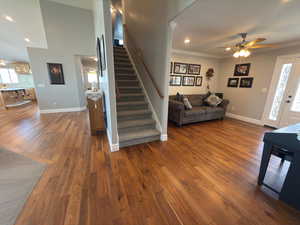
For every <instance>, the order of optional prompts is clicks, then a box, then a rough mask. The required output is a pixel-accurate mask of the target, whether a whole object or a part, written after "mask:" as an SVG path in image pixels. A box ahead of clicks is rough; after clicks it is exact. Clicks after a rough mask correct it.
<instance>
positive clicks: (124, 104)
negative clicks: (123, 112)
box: [117, 101, 147, 106]
mask: <svg viewBox="0 0 300 225" xmlns="http://www.w3.org/2000/svg"><path fill="white" fill-rule="evenodd" d="M145 104H147V102H145V101H131V102H119V101H117V106H136V105H145Z"/></svg>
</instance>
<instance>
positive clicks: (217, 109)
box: [202, 106, 224, 113]
mask: <svg viewBox="0 0 300 225" xmlns="http://www.w3.org/2000/svg"><path fill="white" fill-rule="evenodd" d="M202 108H203V109H204V110H205V111H206V113H217V112H224V109H223V108H222V107H211V106H203V107H202Z"/></svg>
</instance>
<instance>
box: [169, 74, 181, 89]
mask: <svg viewBox="0 0 300 225" xmlns="http://www.w3.org/2000/svg"><path fill="white" fill-rule="evenodd" d="M181 82H182V76H178V75H170V82H169V84H170V86H181Z"/></svg>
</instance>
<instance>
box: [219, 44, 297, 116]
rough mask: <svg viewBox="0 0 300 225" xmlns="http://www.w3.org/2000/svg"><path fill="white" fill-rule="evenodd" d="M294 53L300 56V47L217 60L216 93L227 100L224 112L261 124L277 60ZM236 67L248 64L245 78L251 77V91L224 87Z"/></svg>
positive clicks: (249, 89)
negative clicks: (217, 91) (248, 68)
mask: <svg viewBox="0 0 300 225" xmlns="http://www.w3.org/2000/svg"><path fill="white" fill-rule="evenodd" d="M296 53H300V46H296V47H290V48H285V49H279V50H273V51H269V52H265V53H259V54H254V55H252V56H250V57H249V58H247V59H243V60H240V59H235V58H233V57H230V58H226V59H223V60H221V64H220V75H219V80H218V89H219V91H220V92H223V93H224V97H225V98H227V99H229V100H230V105H229V107H228V112H230V113H233V114H237V115H240V116H244V117H249V118H252V119H256V120H261V119H262V116H263V112H264V107H265V104H266V100H267V96H268V91H269V87H270V84H271V80H272V75H273V71H274V66H275V63H276V58H277V56H281V55H288V54H296ZM239 63H251V68H250V73H249V77H254V82H253V87H252V88H228V87H227V81H228V78H229V77H233V72H234V66H235V64H239ZM263 89H266V91H264V90H263Z"/></svg>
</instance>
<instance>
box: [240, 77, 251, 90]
mask: <svg viewBox="0 0 300 225" xmlns="http://www.w3.org/2000/svg"><path fill="white" fill-rule="evenodd" d="M253 80H254V78H253V77H245V78H241V80H240V88H252V85H253Z"/></svg>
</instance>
